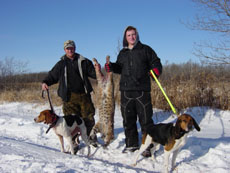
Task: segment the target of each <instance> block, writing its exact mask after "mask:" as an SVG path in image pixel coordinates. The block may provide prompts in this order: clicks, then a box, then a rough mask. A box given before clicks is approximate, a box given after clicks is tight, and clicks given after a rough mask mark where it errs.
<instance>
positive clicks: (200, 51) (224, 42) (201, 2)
mask: <svg viewBox="0 0 230 173" xmlns="http://www.w3.org/2000/svg"><path fill="white" fill-rule="evenodd" d="M192 1H193V2H194V3H195V4H196V5H197V8H199V14H197V15H196V16H195V17H194V20H193V21H192V22H188V23H186V26H188V27H189V28H190V29H193V30H202V31H209V32H215V33H216V34H217V35H218V38H219V40H218V43H217V44H213V43H211V42H210V41H209V42H201V43H195V46H194V54H195V55H196V56H198V57H200V58H201V60H204V61H203V63H207V64H210V65H219V64H230V44H229V43H230V0H192Z"/></svg>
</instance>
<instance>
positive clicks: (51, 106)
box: [42, 89, 54, 112]
mask: <svg viewBox="0 0 230 173" xmlns="http://www.w3.org/2000/svg"><path fill="white" fill-rule="evenodd" d="M46 91H47V96H48V100H49V104H50V108H51V111H52V112H54V109H53V105H52V103H51V99H50V94H49V89H47V90H46ZM44 92H45V90H42V98H43V99H44V98H45V97H44Z"/></svg>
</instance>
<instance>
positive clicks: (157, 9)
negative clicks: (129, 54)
mask: <svg viewBox="0 0 230 173" xmlns="http://www.w3.org/2000/svg"><path fill="white" fill-rule="evenodd" d="M197 10H198V9H197V7H196V6H195V4H194V3H193V2H192V1H191V0H176V1H172V0H39V1H36V0H20V1H19V0H1V6H0V23H1V27H0V60H2V59H4V58H6V57H9V58H11V57H13V58H15V59H17V60H20V61H23V62H28V69H29V71H30V72H41V71H48V70H50V69H51V68H52V67H53V65H54V64H55V63H56V62H57V61H58V60H59V58H60V57H61V56H62V55H63V54H64V50H63V43H64V41H66V40H69V39H71V40H74V41H75V43H76V51H77V52H78V53H80V54H82V55H83V56H85V57H87V58H89V59H92V58H93V57H95V58H97V59H98V60H99V62H100V63H101V64H103V65H104V63H105V57H106V55H110V56H111V61H115V60H116V56H117V49H118V45H119V44H118V43H119V42H120V43H122V38H123V31H124V29H125V28H126V27H127V26H128V25H133V26H135V27H136V28H137V29H138V31H139V35H140V40H141V42H142V43H144V44H148V45H149V46H151V47H152V48H153V49H154V50H155V51H156V53H157V54H158V56H159V57H160V58H161V60H162V63H163V64H165V63H166V62H169V63H183V62H187V61H189V60H192V61H194V62H199V59H198V58H197V57H195V56H194V55H193V54H192V52H193V46H194V42H200V41H203V40H209V39H211V37H212V36H213V35H212V33H206V32H202V31H194V30H190V29H188V28H187V27H186V26H185V25H184V24H182V22H187V21H191V20H192V19H193V18H194V16H195V15H196V14H197Z"/></svg>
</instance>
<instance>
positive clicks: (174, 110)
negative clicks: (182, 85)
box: [150, 70, 180, 117]
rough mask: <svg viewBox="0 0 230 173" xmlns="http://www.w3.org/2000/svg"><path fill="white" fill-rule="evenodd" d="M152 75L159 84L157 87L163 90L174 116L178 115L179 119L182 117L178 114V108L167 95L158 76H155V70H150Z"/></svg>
mask: <svg viewBox="0 0 230 173" xmlns="http://www.w3.org/2000/svg"><path fill="white" fill-rule="evenodd" d="M150 72H151V75H152V76H153V78H154V79H155V81H156V82H157V85H158V86H159V88H160V89H161V92H162V93H163V95H164V96H165V98H166V100H167V102H168V104H169V106H170V107H171V109H172V111H173V113H174V114H176V115H177V117H179V116H180V115H179V114H178V112H177V110H176V108H175V107H174V106H173V105H172V103H171V101H170V100H169V98H168V96H167V95H166V93H165V91H164V89H163V88H162V86H161V83H160V82H159V80H158V79H157V77H156V75H155V74H154V72H153V70H150Z"/></svg>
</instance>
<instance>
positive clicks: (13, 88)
mask: <svg viewBox="0 0 230 173" xmlns="http://www.w3.org/2000/svg"><path fill="white" fill-rule="evenodd" d="M187 66H188V64H185V65H184V66H182V67H180V66H175V65H173V66H166V67H165V68H164V73H163V74H162V76H161V77H160V78H159V81H160V83H161V85H162V86H163V88H164V90H165V92H166V94H167V96H168V97H169V99H170V100H171V102H172V104H173V105H174V106H175V107H176V108H177V109H178V110H181V109H184V108H188V107H196V106H209V107H213V108H219V109H223V110H230V103H229V99H230V81H229V76H230V74H229V73H230V72H229V70H227V71H222V70H220V72H216V71H215V72H214V70H213V69H210V68H205V69H204V68H203V67H200V68H198V67H197V66H196V67H193V66H191V64H190V66H189V68H188V67H187ZM188 69H192V70H191V71H189V70H188ZM207 69H208V70H207ZM171 71H173V72H174V73H172V72H171ZM194 74H195V75H194ZM119 81H120V76H119V75H114V84H115V100H116V104H117V105H119V104H120V92H119ZM91 82H92V85H93V88H94V90H95V91H96V90H97V85H96V80H91ZM151 87H152V91H151V95H152V104H153V107H154V108H159V109H162V110H171V108H170V106H169V104H168V103H167V101H166V99H165V98H164V96H163V94H162V92H161V90H160V88H159V87H158V86H157V84H156V82H154V81H153V80H152V84H151ZM50 96H51V99H52V103H53V105H57V106H59V105H61V104H62V101H61V99H60V98H59V97H58V96H57V85H54V86H52V87H50ZM96 97H97V96H96V92H94V93H92V99H93V102H94V105H95V107H97V101H96V99H97V98H96ZM0 101H8V102H15V101H18V102H22V101H23V102H31V103H44V102H47V99H46V100H44V99H42V98H41V83H39V82H28V83H23V82H21V83H6V84H4V86H0Z"/></svg>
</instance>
